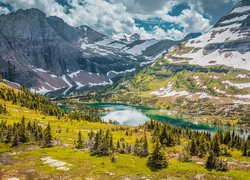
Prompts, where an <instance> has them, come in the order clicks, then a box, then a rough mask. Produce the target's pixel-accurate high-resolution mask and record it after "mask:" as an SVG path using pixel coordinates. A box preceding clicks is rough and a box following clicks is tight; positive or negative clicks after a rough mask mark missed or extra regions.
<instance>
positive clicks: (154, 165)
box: [147, 140, 168, 171]
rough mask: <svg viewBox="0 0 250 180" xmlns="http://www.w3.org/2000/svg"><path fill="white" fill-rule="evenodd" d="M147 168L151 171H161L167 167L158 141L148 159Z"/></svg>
mask: <svg viewBox="0 0 250 180" xmlns="http://www.w3.org/2000/svg"><path fill="white" fill-rule="evenodd" d="M147 166H148V167H149V168H150V169H151V170H153V171H155V170H158V169H163V168H166V167H167V166H168V162H167V159H166V157H165V154H164V153H163V152H162V150H161V144H160V142H159V140H158V141H156V144H155V148H154V151H153V153H152V154H151V155H150V156H149V157H148V161H147Z"/></svg>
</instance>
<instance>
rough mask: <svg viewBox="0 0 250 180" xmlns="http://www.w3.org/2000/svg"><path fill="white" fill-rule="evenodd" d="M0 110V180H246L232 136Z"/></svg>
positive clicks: (243, 148) (240, 142) (245, 144)
mask: <svg viewBox="0 0 250 180" xmlns="http://www.w3.org/2000/svg"><path fill="white" fill-rule="evenodd" d="M3 89H4V87H3ZM13 92H14V93H17V94H18V93H22V92H21V91H20V90H14V91H13ZM36 96H37V95H36ZM26 98H27V99H29V98H31V97H26ZM39 98H40V97H37V99H39ZM18 101H19V100H18ZM28 102H29V101H28ZM0 104H3V106H4V107H5V108H6V110H7V114H4V113H2V114H0V118H1V120H2V122H1V123H0V168H1V176H0V177H1V178H2V179H8V178H11V177H17V178H20V179H36V178H44V179H56V178H57V179H58V178H65V179H86V178H94V179H126V178H129V179H141V178H144V177H146V178H149V179H163V178H173V179H191V178H196V177H199V176H202V178H205V179H215V178H218V179H223V178H232V179H247V178H248V177H249V174H250V173H249V172H250V169H249V166H248V164H249V163H250V157H248V155H250V148H249V144H250V137H248V138H247V139H243V138H241V137H240V136H239V135H237V134H236V133H235V132H232V131H226V132H221V131H218V132H217V133H216V134H215V135H213V136H211V135H210V134H209V133H205V132H196V131H192V130H190V129H184V128H180V127H174V126H171V125H169V124H165V123H160V122H157V121H154V120H151V121H149V122H146V123H145V124H144V125H141V126H138V127H130V126H123V125H117V124H107V123H101V122H95V121H92V120H91V119H88V120H85V119H81V118H79V119H77V118H70V116H69V115H68V113H69V112H64V111H62V110H59V111H62V115H61V116H60V118H58V114H54V115H53V116H51V115H45V113H44V111H43V109H34V108H33V109H31V108H27V106H21V103H14V102H13V101H12V99H11V98H10V99H9V100H8V99H7V98H0ZM52 106H54V107H55V108H56V106H55V105H53V102H51V106H50V107H52ZM83 111H84V110H82V111H81V113H83ZM86 111H88V110H86ZM51 112H52V111H51ZM95 116H96V115H95ZM24 117H25V118H24ZM82 117H83V116H82ZM210 152H213V153H217V155H214V156H213V157H210V156H209V153H210ZM217 156H218V157H217ZM44 159H49V160H50V161H51V162H49V160H44ZM222 159H223V161H222ZM224 159H226V161H224ZM206 162H207V163H206ZM208 162H212V163H208ZM214 162H215V163H214ZM232 163H234V166H232ZM62 164H63V165H62ZM207 164H211V166H209V167H207V168H208V169H207V168H206V165H207ZM211 169H213V170H211ZM155 171H156V172H155Z"/></svg>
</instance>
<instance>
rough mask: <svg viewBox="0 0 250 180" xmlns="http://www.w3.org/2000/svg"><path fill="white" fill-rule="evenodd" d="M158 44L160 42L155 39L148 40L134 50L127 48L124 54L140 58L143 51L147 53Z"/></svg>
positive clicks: (133, 48)
mask: <svg viewBox="0 0 250 180" xmlns="http://www.w3.org/2000/svg"><path fill="white" fill-rule="evenodd" d="M157 42H159V41H158V40H155V39H151V40H147V41H145V42H143V43H142V44H138V45H135V46H134V47H132V48H130V47H126V48H124V49H123V52H126V53H129V54H132V55H135V56H138V55H141V54H142V53H143V51H145V50H146V49H147V48H148V47H150V46H152V45H154V44H156V43H157Z"/></svg>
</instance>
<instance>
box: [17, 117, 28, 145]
mask: <svg viewBox="0 0 250 180" xmlns="http://www.w3.org/2000/svg"><path fill="white" fill-rule="evenodd" d="M19 140H20V142H21V143H26V142H27V141H28V137H27V134H26V127H25V118H24V116H23V117H22V120H21V124H20V128H19Z"/></svg>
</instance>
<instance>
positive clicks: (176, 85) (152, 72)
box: [100, 59, 250, 124]
mask: <svg viewBox="0 0 250 180" xmlns="http://www.w3.org/2000/svg"><path fill="white" fill-rule="evenodd" d="M183 69H184V70H183ZM248 73H249V72H248V71H245V70H234V69H232V68H228V67H222V66H221V67H218V66H217V67H199V66H193V65H192V66H189V65H187V64H180V65H172V64H169V63H168V62H167V60H166V59H161V60H158V61H157V62H156V63H155V64H153V65H152V66H149V67H147V68H145V69H144V70H142V71H141V72H139V73H138V74H137V75H135V76H134V77H133V78H130V79H129V80H126V81H123V82H121V83H119V84H118V85H116V86H115V87H113V88H112V89H110V90H109V91H107V92H106V94H105V93H104V94H101V95H100V96H102V97H106V98H102V101H114V102H126V103H130V104H142V105H146V106H154V107H159V108H166V109H171V110H173V111H177V112H178V113H179V114H182V115H187V116H188V119H195V120H196V121H203V122H204V121H205V122H207V121H212V122H211V123H214V121H217V120H220V119H221V120H225V122H223V123H224V124H225V123H230V124H234V123H235V121H236V122H237V121H239V120H241V119H244V118H245V116H246V114H245V113H244V112H248V110H250V105H244V107H242V106H243V105H241V106H239V108H238V109H234V107H233V110H232V112H229V113H228V117H227V116H224V115H225V114H226V113H225V111H224V112H223V110H221V111H219V112H218V113H215V111H214V109H217V110H219V109H220V107H223V105H225V104H231V103H232V101H234V99H233V98H232V97H231V96H225V94H223V93H222V92H225V93H226V94H227V95H238V94H242V95H244V94H249V93H250V90H249V89H247V88H245V89H238V88H236V87H234V86H229V85H227V84H225V83H222V81H230V82H232V83H247V82H249V78H248V77H245V78H240V77H237V76H238V75H239V74H240V75H242V74H248ZM195 77H198V80H196V79H195ZM197 81H198V82H197ZM169 83H173V88H172V89H173V90H175V91H188V92H189V93H191V94H193V96H192V98H187V97H181V96H179V97H178V96H174V97H157V96H153V95H151V94H150V93H151V92H153V91H158V90H159V89H160V88H162V87H167V85H168V84H169ZM204 87H206V88H204ZM216 89H218V90H219V92H218V91H216ZM200 92H203V93H206V94H207V95H209V96H213V98H207V99H200V98H199V97H198V95H196V93H200ZM110 94H112V95H110ZM105 95H106V96H105ZM200 109H202V111H204V114H202V115H199V116H197V111H200ZM194 111H196V112H194ZM192 113H194V114H192ZM213 113H214V114H213ZM223 113H224V114H223ZM235 114H237V115H235Z"/></svg>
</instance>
